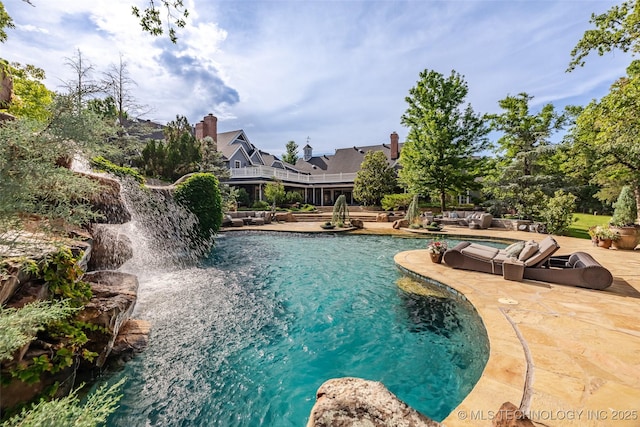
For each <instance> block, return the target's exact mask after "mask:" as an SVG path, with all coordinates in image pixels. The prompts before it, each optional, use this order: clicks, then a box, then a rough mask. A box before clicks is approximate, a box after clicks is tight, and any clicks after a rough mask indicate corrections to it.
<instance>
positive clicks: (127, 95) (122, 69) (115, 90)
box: [102, 54, 148, 126]
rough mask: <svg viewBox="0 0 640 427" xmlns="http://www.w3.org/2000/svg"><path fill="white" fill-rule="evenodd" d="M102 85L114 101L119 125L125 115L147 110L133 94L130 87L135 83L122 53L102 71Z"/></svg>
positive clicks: (135, 115)
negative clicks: (117, 59) (114, 62)
mask: <svg viewBox="0 0 640 427" xmlns="http://www.w3.org/2000/svg"><path fill="white" fill-rule="evenodd" d="M102 85H103V86H104V87H105V91H106V93H107V94H108V95H109V96H110V97H111V98H113V100H114V102H115V105H116V110H117V113H118V123H119V124H120V126H124V121H125V119H126V118H127V117H130V116H134V117H139V116H141V115H143V114H144V113H146V112H148V108H147V107H145V106H143V105H141V104H139V103H138V102H137V100H136V98H135V97H134V96H133V93H132V89H133V87H135V86H137V84H136V82H135V81H134V80H133V79H132V78H131V75H130V74H129V70H128V69H127V62H126V61H124V60H123V58H122V54H120V60H119V62H118V63H117V64H111V65H110V66H109V69H108V70H107V71H106V72H105V73H103V78H102ZM132 113H133V114H132Z"/></svg>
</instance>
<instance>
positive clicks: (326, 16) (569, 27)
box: [0, 0, 631, 156]
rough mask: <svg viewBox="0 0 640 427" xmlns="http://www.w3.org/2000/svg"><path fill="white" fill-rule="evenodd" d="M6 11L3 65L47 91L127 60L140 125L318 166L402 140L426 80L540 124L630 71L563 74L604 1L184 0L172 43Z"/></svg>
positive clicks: (118, 17) (126, 23)
mask: <svg viewBox="0 0 640 427" xmlns="http://www.w3.org/2000/svg"><path fill="white" fill-rule="evenodd" d="M3 3H4V5H5V8H6V9H7V12H8V13H9V14H10V15H11V16H12V18H13V20H14V23H15V25H16V28H15V29H9V30H8V31H7V34H8V40H7V42H6V43H4V44H0V57H2V58H5V59H7V60H9V61H10V62H19V63H22V64H33V65H36V66H38V67H40V68H43V69H44V70H45V72H46V75H47V78H46V80H45V84H46V85H47V87H49V89H52V90H56V91H63V90H64V82H68V81H72V80H73V79H74V72H73V70H72V69H71V68H70V67H69V66H68V62H69V60H70V59H73V58H74V56H76V55H77V52H78V50H79V51H80V52H81V54H82V57H83V59H84V60H85V61H88V64H90V65H91V66H92V67H93V78H94V79H100V78H101V77H102V73H103V72H107V71H108V70H109V67H110V66H112V65H114V64H117V63H118V62H119V59H120V56H122V59H123V61H124V62H125V63H126V69H127V72H128V73H129V77H130V78H131V79H132V80H133V81H135V83H136V85H135V86H132V87H131V94H132V95H133V96H134V97H135V98H136V99H137V101H138V102H139V103H140V104H145V105H147V106H148V107H149V112H148V113H147V114H145V115H144V116H143V117H142V118H144V119H150V120H153V121H156V122H159V123H166V122H168V121H170V120H173V119H175V117H176V116H177V115H182V116H186V117H187V118H188V120H189V122H190V123H192V124H195V123H197V122H199V121H200V120H202V118H203V117H204V116H205V115H207V114H209V113H212V114H214V115H215V116H217V117H218V132H226V131H232V130H238V129H242V130H244V131H245V133H246V135H247V137H248V138H249V140H250V141H251V142H252V143H254V144H255V145H256V146H258V147H259V148H260V149H262V150H263V151H267V152H269V153H271V154H275V155H278V156H279V155H281V154H283V153H284V152H285V146H286V143H287V142H288V141H291V140H293V141H295V142H296V143H297V144H298V146H299V147H300V154H301V153H302V147H303V146H304V145H305V144H307V142H308V143H309V144H310V145H311V146H312V147H313V154H314V155H316V154H331V153H333V152H334V150H335V149H338V148H344V147H351V146H366V145H375V144H381V143H388V142H389V135H390V134H391V133H392V132H397V133H398V134H399V135H400V141H404V139H405V137H406V135H407V133H408V129H407V128H405V127H403V126H402V125H401V124H400V121H401V116H402V114H403V113H404V112H405V111H406V109H407V103H406V101H405V97H406V96H407V95H408V93H409V90H410V89H411V88H412V87H414V86H415V85H416V83H417V81H418V79H419V75H420V72H422V71H424V70H427V69H428V70H434V71H437V72H438V73H441V74H443V75H444V76H448V75H449V74H450V73H451V72H452V70H455V71H456V72H457V73H459V74H461V75H462V76H464V80H465V81H466V83H467V84H468V88H469V93H468V95H467V100H466V101H467V102H468V103H469V104H470V105H471V106H472V108H473V109H474V111H475V112H476V113H478V114H484V113H500V112H501V109H500V108H499V106H498V101H499V100H501V99H504V98H505V97H506V96H508V95H517V94H519V93H522V92H526V93H528V94H529V95H531V96H533V97H534V99H533V100H532V101H531V103H530V107H531V110H532V112H536V111H538V110H539V109H540V108H541V107H542V105H544V104H547V103H552V104H553V105H554V106H555V107H556V108H557V109H562V108H564V107H565V106H566V105H586V104H588V103H589V102H590V101H591V100H592V99H599V98H601V97H602V96H604V95H605V94H607V93H608V91H609V88H610V86H611V84H612V83H613V82H614V81H615V80H616V79H617V78H619V77H621V76H623V75H625V69H626V67H627V66H628V65H629V63H630V61H631V57H630V56H629V55H627V54H624V53H621V52H614V53H610V54H607V55H605V56H603V57H599V56H597V54H595V53H593V54H591V55H590V56H589V57H588V58H587V63H586V66H585V67H583V68H578V69H576V70H575V71H573V72H571V73H567V72H565V70H566V69H567V66H568V63H569V61H570V59H571V58H570V52H571V49H572V48H573V47H574V46H575V45H576V43H577V42H578V41H579V40H580V38H581V37H582V35H583V33H584V31H585V30H587V29H589V28H592V24H590V23H589V19H590V17H591V14H592V13H594V12H595V13H603V12H605V11H606V10H608V9H609V8H610V7H611V6H613V5H615V4H617V3H618V2H612V1H608V0H596V1H590V0H467V1H462V0H449V1H445V0H439V1H436V0H412V1H393V0H364V1H360V0H318V1H303V0H276V1H249V0H218V1H208V0H185V5H186V7H187V9H188V10H189V13H190V14H189V18H188V21H187V26H186V28H184V29H178V42H177V44H172V43H171V42H170V41H169V39H168V37H167V36H166V35H165V36H161V37H153V36H150V35H148V34H147V33H143V32H142V31H141V28H140V24H139V22H138V21H137V19H136V18H135V17H134V16H132V14H131V6H132V5H137V6H138V7H141V8H143V7H144V6H145V5H146V4H148V1H145V0H92V1H83V0H76V1H72V0H55V1H45V0H31V3H32V5H29V4H28V3H26V2H24V1H22V0H4V1H3ZM156 3H158V2H156ZM494 137H496V138H497V137H499V135H496V136H494ZM556 137H558V136H556Z"/></svg>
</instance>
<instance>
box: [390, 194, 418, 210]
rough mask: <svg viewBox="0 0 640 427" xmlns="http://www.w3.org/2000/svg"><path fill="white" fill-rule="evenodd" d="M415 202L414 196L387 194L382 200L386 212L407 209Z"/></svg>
mask: <svg viewBox="0 0 640 427" xmlns="http://www.w3.org/2000/svg"><path fill="white" fill-rule="evenodd" d="M412 200H413V194H409V193H403V194H385V196H384V197H383V198H382V209H384V210H385V211H391V210H396V211H397V210H401V209H406V208H407V207H408V206H409V204H410V203H411V201H412Z"/></svg>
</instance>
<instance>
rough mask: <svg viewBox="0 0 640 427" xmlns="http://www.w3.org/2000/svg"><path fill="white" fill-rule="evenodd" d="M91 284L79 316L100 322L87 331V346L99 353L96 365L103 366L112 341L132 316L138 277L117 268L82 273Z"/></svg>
mask: <svg viewBox="0 0 640 427" xmlns="http://www.w3.org/2000/svg"><path fill="white" fill-rule="evenodd" d="M83 280H84V281H86V282H89V283H90V284H91V290H92V292H93V297H92V298H91V300H90V301H89V302H88V303H87V304H86V305H85V307H84V309H83V310H82V311H81V312H80V313H79V314H78V319H79V320H81V321H83V322H87V323H91V324H94V325H96V326H99V328H97V330H95V331H91V332H89V333H87V337H88V338H89V344H87V346H86V347H87V349H88V350H90V351H94V352H96V353H98V358H97V359H96V360H95V365H96V366H97V367H99V368H100V367H102V366H103V365H104V363H105V361H106V360H107V357H108V356H109V354H110V353H111V349H112V348H113V344H114V342H115V340H116V337H117V336H118V333H119V332H120V329H121V328H122V325H124V324H125V323H126V322H127V321H128V320H129V317H131V312H132V311H133V307H134V305H135V303H136V299H137V296H138V278H137V277H136V276H134V275H133V274H128V273H121V272H118V271H109V270H103V271H94V272H90V273H87V274H85V275H84V277H83Z"/></svg>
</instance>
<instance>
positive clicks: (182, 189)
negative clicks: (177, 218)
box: [174, 173, 222, 239]
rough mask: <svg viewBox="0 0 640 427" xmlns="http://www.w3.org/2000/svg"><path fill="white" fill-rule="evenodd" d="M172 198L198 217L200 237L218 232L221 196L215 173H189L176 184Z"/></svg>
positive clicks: (205, 237)
mask: <svg viewBox="0 0 640 427" xmlns="http://www.w3.org/2000/svg"><path fill="white" fill-rule="evenodd" d="M174 198H175V200H176V202H178V203H179V204H181V205H182V206H184V207H186V208H187V209H188V210H189V211H191V212H192V213H193V214H194V215H195V216H196V217H197V218H198V222H199V224H198V227H199V235H200V237H202V238H204V239H208V238H209V237H211V235H213V234H215V233H217V232H218V230H219V229H220V225H221V224H222V197H221V195H220V187H219V183H218V178H216V177H215V175H213V174H210V173H196V174H194V175H191V176H190V177H189V178H187V179H186V180H185V181H184V182H182V183H180V184H179V185H177V186H176V191H175V193H174Z"/></svg>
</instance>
